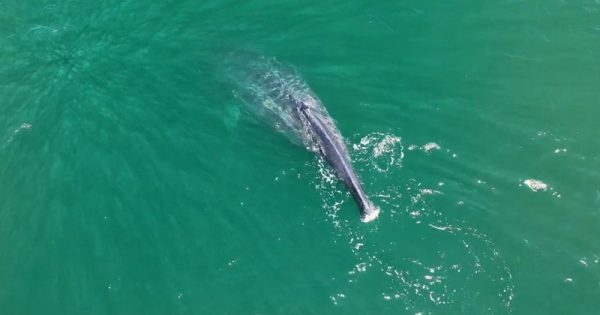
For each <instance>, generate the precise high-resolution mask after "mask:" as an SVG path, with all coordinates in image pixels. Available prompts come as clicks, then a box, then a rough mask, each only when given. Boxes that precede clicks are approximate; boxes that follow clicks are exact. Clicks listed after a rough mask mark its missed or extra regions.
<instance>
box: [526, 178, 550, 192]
mask: <svg viewBox="0 0 600 315" xmlns="http://www.w3.org/2000/svg"><path fill="white" fill-rule="evenodd" d="M523 184H525V185H526V186H527V187H529V189H531V190H532V191H540V190H542V191H545V190H547V189H548V184H546V183H544V182H542V181H541V180H537V179H532V178H530V179H526V180H524V181H523Z"/></svg>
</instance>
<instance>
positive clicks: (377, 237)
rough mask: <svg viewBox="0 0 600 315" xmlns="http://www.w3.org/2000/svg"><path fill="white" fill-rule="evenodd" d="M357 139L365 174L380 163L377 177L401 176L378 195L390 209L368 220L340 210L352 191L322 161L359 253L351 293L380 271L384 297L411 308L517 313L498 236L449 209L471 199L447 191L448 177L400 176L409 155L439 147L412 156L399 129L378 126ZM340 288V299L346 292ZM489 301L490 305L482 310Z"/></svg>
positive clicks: (341, 230) (329, 203) (346, 232)
mask: <svg viewBox="0 0 600 315" xmlns="http://www.w3.org/2000/svg"><path fill="white" fill-rule="evenodd" d="M350 140H351V142H353V144H352V145H351V148H352V149H353V151H352V155H353V160H354V163H355V167H356V168H357V170H363V171H362V172H359V173H361V174H363V175H367V176H368V175H369V174H368V173H369V171H371V172H372V170H375V171H376V172H378V173H380V174H379V175H377V178H380V177H381V173H383V174H385V176H384V177H386V176H394V180H393V181H389V182H388V183H386V184H385V185H384V186H381V185H378V186H379V189H377V191H376V192H375V193H371V194H370V195H371V197H372V199H373V201H374V202H375V203H376V204H378V205H380V206H381V207H382V213H381V215H380V218H379V219H378V220H377V221H375V222H373V223H372V224H370V225H367V226H365V225H363V224H361V223H359V222H358V220H350V219H344V217H345V215H344V216H342V215H341V214H340V210H341V209H342V207H344V204H345V203H346V201H348V203H350V201H349V200H350V198H349V196H348V194H347V192H346V191H345V190H344V189H343V187H341V186H340V185H338V183H337V180H336V178H335V174H334V173H333V172H332V171H331V170H330V168H329V167H327V165H326V164H325V163H324V162H322V161H320V162H319V164H318V165H319V167H318V170H319V176H318V177H317V179H316V181H315V182H316V184H315V186H316V187H317V189H318V191H319V193H320V194H321V197H322V200H323V208H324V210H325V211H326V214H327V218H328V220H329V221H330V222H331V223H332V224H333V226H334V227H335V229H336V230H337V238H338V239H339V240H341V242H340V243H346V244H347V245H348V249H349V250H350V251H351V252H352V253H353V255H354V257H355V259H356V260H355V263H354V266H353V267H352V268H351V269H350V270H349V271H348V272H347V276H346V278H344V279H338V281H343V282H345V284H344V285H343V287H344V290H343V294H344V296H347V297H350V296H356V297H357V298H358V297H359V296H358V295H359V294H361V295H362V294H363V293H364V292H363V293H361V291H360V283H361V281H367V282H368V281H369V280H368V279H372V278H377V279H383V280H380V281H377V282H376V283H377V285H378V286H379V292H378V293H377V294H379V296H380V298H381V299H382V301H383V302H385V303H399V305H401V307H403V308H404V309H405V310H407V311H410V312H415V313H419V312H424V313H429V312H430V311H432V310H434V309H435V310H438V311H440V310H445V311H448V312H451V311H460V312H464V311H468V312H474V313H482V312H483V311H485V312H489V310H490V309H494V310H497V311H502V312H511V311H512V299H513V296H514V285H513V281H512V274H511V271H510V268H509V267H508V265H507V264H506V262H505V261H504V259H503V258H502V256H501V253H500V250H499V249H498V247H497V246H496V244H495V243H494V241H493V240H492V239H491V238H490V237H488V236H487V235H486V234H485V233H483V232H482V231H481V230H479V229H478V228H477V227H476V226H472V225H471V224H470V223H469V222H467V221H465V220H463V219H461V216H460V215H458V216H457V217H456V218H453V217H452V216H451V215H449V213H451V212H452V211H453V210H456V209H460V208H462V207H465V206H466V205H465V203H464V202H463V201H460V202H459V203H457V202H456V200H454V199H452V196H451V194H446V193H445V192H444V191H443V190H442V189H444V188H446V186H445V185H443V184H441V185H440V183H437V184H435V185H434V186H432V187H427V186H426V185H425V184H423V183H421V182H420V181H419V179H416V178H403V177H402V176H396V175H398V174H399V172H398V171H400V169H401V167H402V162H403V161H404V159H410V158H411V157H413V156H414V157H417V152H419V151H424V152H426V153H427V152H429V151H431V150H437V149H439V146H437V145H436V146H432V145H424V146H421V147H419V148H420V149H421V150H410V149H409V150H408V152H407V153H406V156H405V152H404V148H403V146H402V141H401V138H400V137H398V136H395V135H393V134H384V133H372V134H368V135H366V136H364V137H360V138H359V139H358V140H357V141H352V140H353V139H350ZM354 142H355V143H354ZM415 148H416V147H415ZM418 156H419V158H423V156H424V155H423V154H418ZM427 156H429V155H425V158H427ZM399 183H400V184H399ZM366 186H367V187H366V190H367V191H369V190H371V191H372V187H373V186H372V185H366ZM398 231H402V233H398ZM372 283H373V282H369V285H371V286H372ZM478 287H486V288H489V289H488V290H486V291H487V293H485V294H483V293H482V292H475V290H476V288H478ZM332 294H333V295H332V296H331V299H332V301H333V303H334V304H336V305H337V303H338V302H339V300H340V297H339V296H337V295H335V294H334V293H332ZM481 305H486V306H487V307H489V309H488V308H486V309H485V310H483V309H477V307H481Z"/></svg>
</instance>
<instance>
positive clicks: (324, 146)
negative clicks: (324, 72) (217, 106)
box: [227, 54, 379, 222]
mask: <svg viewBox="0 0 600 315" xmlns="http://www.w3.org/2000/svg"><path fill="white" fill-rule="evenodd" d="M228 63H229V64H228V67H227V75H228V76H229V79H230V80H231V81H232V82H233V83H234V84H235V85H236V90H235V93H236V96H237V97H238V98H240V99H241V100H242V101H243V102H244V103H245V104H246V105H247V107H248V109H249V111H250V113H251V114H253V115H254V116H256V117H257V118H258V119H260V120H262V121H263V122H265V123H268V124H270V125H272V126H273V127H274V128H275V129H276V130H278V131H280V132H282V133H284V134H285V135H287V136H288V137H289V138H290V139H291V140H292V141H293V142H296V143H299V144H302V145H304V146H305V147H306V148H308V149H309V150H311V151H313V152H315V153H317V154H319V155H320V156H322V157H323V159H325V160H326V161H327V162H328V163H329V165H330V166H331V167H332V168H333V169H334V170H335V173H336V175H337V177H338V178H339V179H340V181H342V183H343V184H344V185H345V186H346V188H347V189H348V190H349V191H350V194H351V195H352V197H353V198H354V200H355V201H356V203H357V205H358V207H359V209H360V216H361V220H362V221H363V222H368V221H371V220H373V219H375V218H377V216H378V215H379V208H378V207H377V206H375V205H374V204H373V203H372V202H371V201H370V200H369V198H368V196H367V195H366V194H365V192H364V190H363V188H362V184H361V182H360V180H359V178H358V176H357V175H356V172H355V171H354V168H353V167H352V162H351V160H350V155H349V154H348V150H347V148H346V145H345V143H344V140H343V138H342V136H341V134H340V132H339V131H338V129H337V127H336V126H335V123H334V121H333V119H331V117H330V116H329V114H328V113H327V110H326V109H325V107H324V106H323V104H322V103H321V102H320V101H319V99H318V98H317V97H316V96H315V95H314V93H313V92H312V91H311V90H310V88H309V87H308V85H307V84H306V83H305V82H304V81H303V80H302V79H301V77H300V76H299V75H298V74H297V73H296V72H295V71H294V70H293V69H291V68H289V67H286V66H285V65H283V64H281V63H279V62H277V61H276V60H275V59H272V58H267V57H261V56H254V55H250V54H232V55H231V56H230V60H228Z"/></svg>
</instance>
